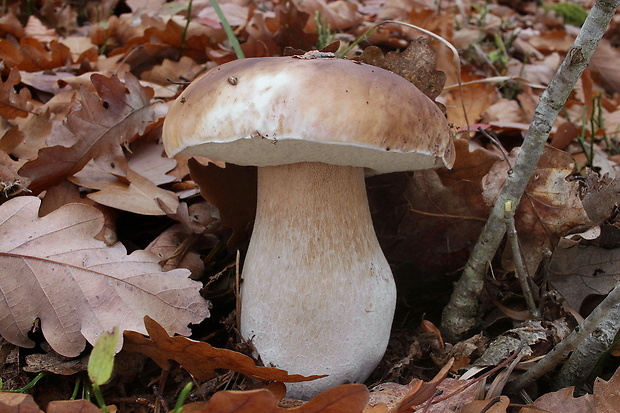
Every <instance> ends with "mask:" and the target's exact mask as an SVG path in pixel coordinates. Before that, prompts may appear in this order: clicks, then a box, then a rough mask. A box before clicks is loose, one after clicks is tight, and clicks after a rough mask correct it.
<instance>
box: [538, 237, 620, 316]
mask: <svg viewBox="0 0 620 413" xmlns="http://www.w3.org/2000/svg"><path fill="white" fill-rule="evenodd" d="M619 262H620V248H614V249H607V248H601V247H599V246H596V245H579V244H578V245H574V246H571V247H569V248H562V247H558V248H556V249H555V251H554V252H553V255H552V257H551V262H550V265H549V282H550V283H551V285H553V287H554V288H555V289H556V290H557V291H558V292H560V294H562V296H563V297H564V299H566V302H567V304H568V305H570V306H571V307H572V308H574V309H576V310H579V308H581V304H582V303H583V301H584V299H585V298H586V297H588V296H589V295H607V294H608V293H609V292H610V291H611V290H612V289H613V288H614V287H615V286H616V285H617V283H618V281H620V274H619V273H618V264H619Z"/></svg>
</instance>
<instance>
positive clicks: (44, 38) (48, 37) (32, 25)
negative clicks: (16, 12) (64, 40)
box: [24, 15, 59, 43]
mask: <svg viewBox="0 0 620 413" xmlns="http://www.w3.org/2000/svg"><path fill="white" fill-rule="evenodd" d="M24 32H25V35H26V36H28V37H32V38H34V39H37V40H38V41H40V42H42V43H46V42H51V41H52V40H59V39H58V37H59V36H58V33H56V30H54V29H50V28H48V27H46V26H45V25H44V24H43V22H42V21H41V20H40V19H39V18H38V17H36V16H34V15H31V16H30V17H28V22H27V23H26V26H25V27H24Z"/></svg>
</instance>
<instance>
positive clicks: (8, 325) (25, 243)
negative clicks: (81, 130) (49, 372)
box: [0, 196, 209, 357]
mask: <svg viewBox="0 0 620 413" xmlns="http://www.w3.org/2000/svg"><path fill="white" fill-rule="evenodd" d="M40 203H41V201H40V200H39V199H38V198H36V197H31V196H23V197H18V198H15V199H12V200H10V201H8V202H6V203H5V204H3V205H2V207H0V291H1V293H2V295H1V296H0V311H1V313H2V314H3V317H2V318H1V319H0V334H1V335H2V336H3V337H4V338H5V339H7V340H8V341H10V342H11V343H13V344H15V345H18V346H21V347H32V346H33V345H34V343H33V342H32V341H31V340H30V338H29V337H28V332H29V331H30V330H31V328H32V325H33V321H34V320H35V319H37V318H38V319H40V323H41V331H42V332H43V335H44V336H45V338H46V340H47V341H48V343H49V344H50V346H51V347H52V348H53V349H54V350H56V351H57V352H58V353H60V354H62V355H64V356H69V357H73V356H77V355H78V354H80V352H81V351H82V350H84V348H85V345H86V341H88V342H89V343H91V344H92V343H94V342H95V341H96V339H97V337H98V336H99V335H100V334H101V333H103V332H104V331H109V330H111V329H112V328H113V327H114V326H119V328H120V330H121V331H123V330H134V331H138V332H146V330H145V329H144V324H143V317H144V316H145V315H147V314H149V315H151V316H153V317H155V318H157V319H158V320H159V321H160V322H161V323H162V325H163V326H164V327H165V328H166V329H168V330H169V331H171V332H173V333H179V334H186V335H189V334H190V330H189V328H188V327H187V325H188V324H189V323H199V322H201V321H202V320H203V319H204V318H206V317H208V316H209V310H208V303H207V302H206V301H205V300H204V299H203V298H202V297H201V296H200V295H199V293H198V291H199V288H200V284H199V283H196V282H194V281H192V280H190V279H189V278H188V273H189V271H187V270H183V269H177V270H173V271H169V272H163V271H162V270H161V267H160V266H159V264H158V262H157V261H158V258H157V257H156V256H154V255H152V254H150V253H147V252H145V251H135V252H133V253H132V254H130V255H127V252H126V250H125V248H124V247H123V245H121V244H120V243H117V244H116V245H114V246H112V247H108V246H106V244H104V243H103V242H101V241H97V240H95V239H93V238H92V237H93V236H94V235H95V234H97V233H98V232H99V231H100V230H101V228H102V225H103V223H104V218H103V215H102V214H101V213H100V212H99V211H98V210H96V209H95V208H92V207H89V206H86V205H81V204H68V205H65V206H63V207H62V208H59V209H58V210H56V211H53V212H51V213H50V214H48V215H46V216H45V217H43V218H39V217H38V216H37V214H38V210H39V205H40ZM120 344H121V343H120V339H119V346H118V347H119V348H120Z"/></svg>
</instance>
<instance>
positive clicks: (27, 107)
mask: <svg viewBox="0 0 620 413" xmlns="http://www.w3.org/2000/svg"><path fill="white" fill-rule="evenodd" d="M20 81H21V77H20V75H19V70H17V69H15V68H13V69H11V72H10V73H9V77H8V78H7V79H6V81H4V82H3V81H2V79H0V116H2V117H4V118H7V119H14V118H17V117H20V118H25V117H26V116H28V115H29V114H30V111H31V110H32V103H31V102H30V99H31V98H32V97H31V96H30V92H29V91H28V89H26V88H24V89H22V90H20V91H19V92H17V91H15V86H16V85H17V84H19V82H20Z"/></svg>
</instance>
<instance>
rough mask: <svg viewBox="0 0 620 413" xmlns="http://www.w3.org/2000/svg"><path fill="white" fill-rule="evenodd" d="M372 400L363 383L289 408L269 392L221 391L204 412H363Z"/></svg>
mask: <svg viewBox="0 0 620 413" xmlns="http://www.w3.org/2000/svg"><path fill="white" fill-rule="evenodd" d="M367 401H368V389H366V386H364V385H362V384H343V385H340V386H336V387H333V388H331V389H329V390H327V391H325V392H323V393H321V394H319V395H317V396H315V397H314V398H312V399H311V400H310V401H308V402H307V403H305V404H303V405H301V406H299V407H294V408H291V409H285V408H281V407H278V399H277V397H276V396H275V395H274V394H273V393H272V392H270V391H269V390H266V389H260V390H252V391H220V392H217V393H215V394H214V395H213V397H211V400H209V402H208V403H207V404H206V405H205V407H204V409H203V410H202V413H257V412H261V413H287V412H290V413H361V412H362V409H363V408H364V406H365V405H366V402H367Z"/></svg>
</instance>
